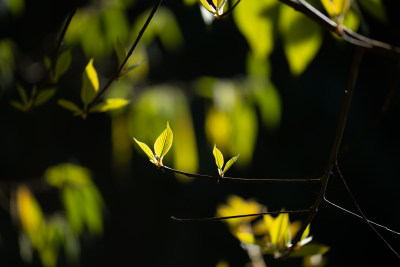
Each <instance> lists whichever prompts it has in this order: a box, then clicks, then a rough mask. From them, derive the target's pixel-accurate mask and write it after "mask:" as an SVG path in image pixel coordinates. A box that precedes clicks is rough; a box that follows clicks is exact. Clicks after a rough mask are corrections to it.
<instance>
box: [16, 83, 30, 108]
mask: <svg viewBox="0 0 400 267" xmlns="http://www.w3.org/2000/svg"><path fill="white" fill-rule="evenodd" d="M17 89H18V93H19V96H20V97H21V100H22V103H23V104H24V105H26V104H28V95H27V93H26V91H25V89H24V88H23V87H22V86H21V85H20V84H18V85H17Z"/></svg>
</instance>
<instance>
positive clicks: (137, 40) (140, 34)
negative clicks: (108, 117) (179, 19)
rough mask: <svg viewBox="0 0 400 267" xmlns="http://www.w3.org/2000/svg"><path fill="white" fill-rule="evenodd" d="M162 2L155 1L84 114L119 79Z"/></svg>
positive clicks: (159, 0) (160, 0)
mask: <svg viewBox="0 0 400 267" xmlns="http://www.w3.org/2000/svg"><path fill="white" fill-rule="evenodd" d="M162 1H163V0H157V2H156V3H155V5H154V7H153V9H152V10H151V12H150V14H149V16H148V17H147V20H146V22H145V23H144V24H143V27H142V28H141V29H140V31H139V33H138V36H137V37H136V40H135V42H134V43H133V44H132V46H131V48H130V49H129V51H128V53H127V55H126V57H125V59H124V61H123V62H122V63H121V65H120V66H119V67H118V68H117V71H116V72H115V73H114V75H113V76H112V77H111V79H110V80H109V81H108V83H107V84H106V85H105V86H104V87H103V89H101V90H100V92H99V93H98V94H97V95H96V97H95V98H94V99H93V101H92V102H91V103H90V104H89V105H88V107H87V109H86V110H85V112H86V113H88V112H89V111H90V109H91V108H92V107H93V106H94V105H95V104H97V102H98V101H99V100H100V98H101V97H102V96H103V95H104V93H105V92H106V91H107V90H108V89H109V88H110V86H111V84H112V83H113V82H114V80H116V79H118V78H119V77H120V75H121V72H122V70H123V69H124V67H125V65H126V63H127V62H128V60H129V58H130V57H131V55H132V53H133V52H134V51H135V49H136V47H137V45H138V44H139V41H140V39H141V38H142V36H143V34H144V32H145V31H146V29H147V27H148V26H149V24H150V22H151V20H152V19H153V17H154V14H156V12H157V9H158V7H159V6H160V5H161V2H162Z"/></svg>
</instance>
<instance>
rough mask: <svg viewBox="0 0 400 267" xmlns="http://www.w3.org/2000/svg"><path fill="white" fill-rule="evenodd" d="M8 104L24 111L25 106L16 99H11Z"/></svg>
mask: <svg viewBox="0 0 400 267" xmlns="http://www.w3.org/2000/svg"><path fill="white" fill-rule="evenodd" d="M10 104H11V106H13V107H14V108H16V109H19V110H21V111H26V106H25V105H23V104H22V103H20V102H18V101H16V100H11V101H10Z"/></svg>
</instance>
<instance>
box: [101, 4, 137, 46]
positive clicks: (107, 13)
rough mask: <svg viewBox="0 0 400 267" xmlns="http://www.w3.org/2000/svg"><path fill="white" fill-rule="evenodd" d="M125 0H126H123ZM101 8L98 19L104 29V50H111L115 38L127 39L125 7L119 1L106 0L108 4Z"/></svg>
mask: <svg viewBox="0 0 400 267" xmlns="http://www.w3.org/2000/svg"><path fill="white" fill-rule="evenodd" d="M125 2H126V1H125ZM105 6H106V7H105V8H104V9H103V11H102V13H101V16H100V19H101V20H102V24H103V25H104V26H103V28H102V29H104V31H105V37H106V38H104V37H103V40H104V39H105V40H104V41H105V42H106V45H105V50H106V51H107V50H109V49H110V50H111V49H112V48H113V46H114V44H115V40H116V39H118V38H119V39H120V40H121V41H126V40H127V39H128V34H129V29H130V25H129V22H128V16H127V14H128V13H127V12H126V7H124V4H122V3H121V1H118V2H115V1H112V2H108V5H105Z"/></svg>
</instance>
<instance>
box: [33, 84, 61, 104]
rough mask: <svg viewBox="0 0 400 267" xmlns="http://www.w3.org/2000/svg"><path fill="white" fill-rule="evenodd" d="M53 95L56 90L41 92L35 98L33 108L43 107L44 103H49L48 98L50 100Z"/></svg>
mask: <svg viewBox="0 0 400 267" xmlns="http://www.w3.org/2000/svg"><path fill="white" fill-rule="evenodd" d="M55 93H56V88H51V89H44V90H41V91H40V92H39V94H38V95H37V97H36V101H35V104H34V106H35V107H37V106H40V105H43V104H44V103H46V102H47V101H49V100H50V98H52V97H53V95H54V94H55Z"/></svg>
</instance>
